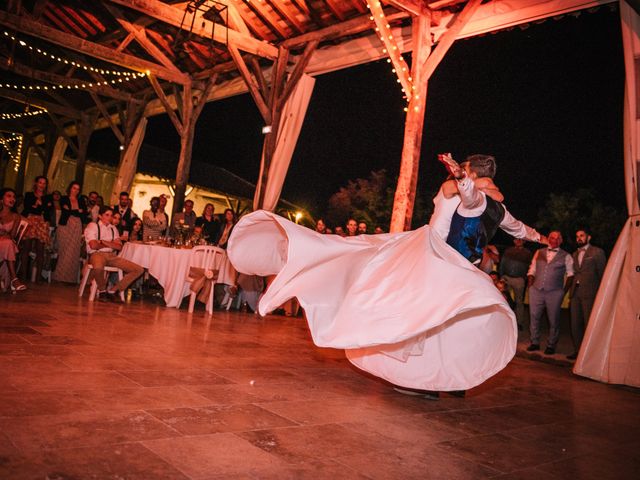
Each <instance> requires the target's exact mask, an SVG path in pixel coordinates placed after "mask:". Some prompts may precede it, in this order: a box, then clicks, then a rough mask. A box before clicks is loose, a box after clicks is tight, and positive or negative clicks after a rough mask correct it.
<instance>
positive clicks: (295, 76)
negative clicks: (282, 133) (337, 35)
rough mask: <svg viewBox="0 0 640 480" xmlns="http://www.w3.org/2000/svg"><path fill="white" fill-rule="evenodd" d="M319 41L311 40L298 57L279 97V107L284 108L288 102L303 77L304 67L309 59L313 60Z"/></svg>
mask: <svg viewBox="0 0 640 480" xmlns="http://www.w3.org/2000/svg"><path fill="white" fill-rule="evenodd" d="M319 43H320V42H318V41H317V40H315V41H312V42H309V43H308V44H307V46H306V48H305V49H304V52H303V53H302V55H300V57H299V58H298V61H297V63H296V66H295V68H294V69H293V72H291V75H290V76H289V80H288V81H287V84H286V86H285V88H284V91H283V92H282V95H281V96H280V98H278V107H279V108H280V109H282V108H284V104H285V103H287V100H288V99H289V97H290V96H291V94H292V93H293V89H294V88H295V87H296V85H297V84H298V81H299V80H300V78H301V77H302V75H303V73H304V69H305V68H307V65H308V64H309V60H311V56H312V55H313V52H315V50H316V47H317V46H318V44H319Z"/></svg>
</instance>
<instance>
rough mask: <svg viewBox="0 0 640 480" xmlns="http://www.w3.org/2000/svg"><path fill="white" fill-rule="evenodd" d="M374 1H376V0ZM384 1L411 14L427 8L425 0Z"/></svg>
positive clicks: (419, 12)
mask: <svg viewBox="0 0 640 480" xmlns="http://www.w3.org/2000/svg"><path fill="white" fill-rule="evenodd" d="M372 1H374V0H372ZM375 1H376V2H377V1H378V0H375ZM385 3H388V4H389V5H393V6H394V7H396V8H398V9H400V10H404V11H406V12H409V13H410V14H412V15H422V14H423V13H424V12H425V9H426V8H429V7H428V6H427V2H426V0H385Z"/></svg>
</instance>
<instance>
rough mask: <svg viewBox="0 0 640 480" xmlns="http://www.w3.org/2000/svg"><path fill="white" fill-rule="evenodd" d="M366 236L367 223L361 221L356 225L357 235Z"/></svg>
mask: <svg viewBox="0 0 640 480" xmlns="http://www.w3.org/2000/svg"><path fill="white" fill-rule="evenodd" d="M366 234H367V222H365V221H363V220H361V221H360V222H359V223H358V235H366Z"/></svg>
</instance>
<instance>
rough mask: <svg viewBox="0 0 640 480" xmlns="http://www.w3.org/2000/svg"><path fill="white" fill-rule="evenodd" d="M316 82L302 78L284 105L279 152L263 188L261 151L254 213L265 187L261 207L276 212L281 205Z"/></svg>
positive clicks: (275, 154)
mask: <svg viewBox="0 0 640 480" xmlns="http://www.w3.org/2000/svg"><path fill="white" fill-rule="evenodd" d="M315 83H316V80H315V78H313V77H311V76H309V75H303V76H302V77H301V78H300V80H299V81H298V85H296V87H295V89H294V90H293V93H292V94H291V96H290V97H289V100H287V103H286V104H285V106H284V111H283V112H282V116H281V118H280V127H279V129H278V139H277V140H276V150H275V152H274V154H273V159H272V160H271V166H270V167H269V176H268V180H267V184H266V185H264V186H263V185H262V171H263V169H264V152H262V159H261V160H260V175H259V177H258V185H257V186H256V193H255V196H254V197H253V209H254V210H257V209H258V208H259V205H258V199H259V197H260V190H261V189H262V188H265V195H264V204H263V205H262V208H263V209H264V210H269V211H273V210H275V208H276V205H277V204H278V200H279V199H280V193H281V192H282V186H283V185H284V179H285V177H286V176H287V171H288V170H289V164H290V163H291V157H292V156H293V151H294V150H295V148H296V142H297V141H298V137H299V136H300V130H301V128H302V123H303V122H304V117H305V114H306V113H307V107H308V106H309V100H310V99H311V94H312V93H313V86H314V85H315Z"/></svg>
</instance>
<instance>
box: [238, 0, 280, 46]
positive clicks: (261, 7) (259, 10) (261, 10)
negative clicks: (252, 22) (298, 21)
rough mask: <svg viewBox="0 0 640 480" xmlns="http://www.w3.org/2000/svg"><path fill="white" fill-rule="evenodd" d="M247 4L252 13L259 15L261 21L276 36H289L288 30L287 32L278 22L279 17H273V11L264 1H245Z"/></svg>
mask: <svg viewBox="0 0 640 480" xmlns="http://www.w3.org/2000/svg"><path fill="white" fill-rule="evenodd" d="M247 6H248V7H249V8H250V9H251V10H253V13H255V14H256V15H257V16H258V17H260V18H261V19H262V22H263V23H264V24H265V25H266V26H267V27H268V28H269V30H271V31H272V32H273V33H275V34H276V35H277V36H280V38H287V37H288V36H289V32H287V30H286V29H284V28H282V26H280V23H279V22H278V20H280V18H278V19H274V18H273V17H274V14H273V11H270V10H269V9H268V8H267V5H266V4H265V3H263V2H249V3H247Z"/></svg>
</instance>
